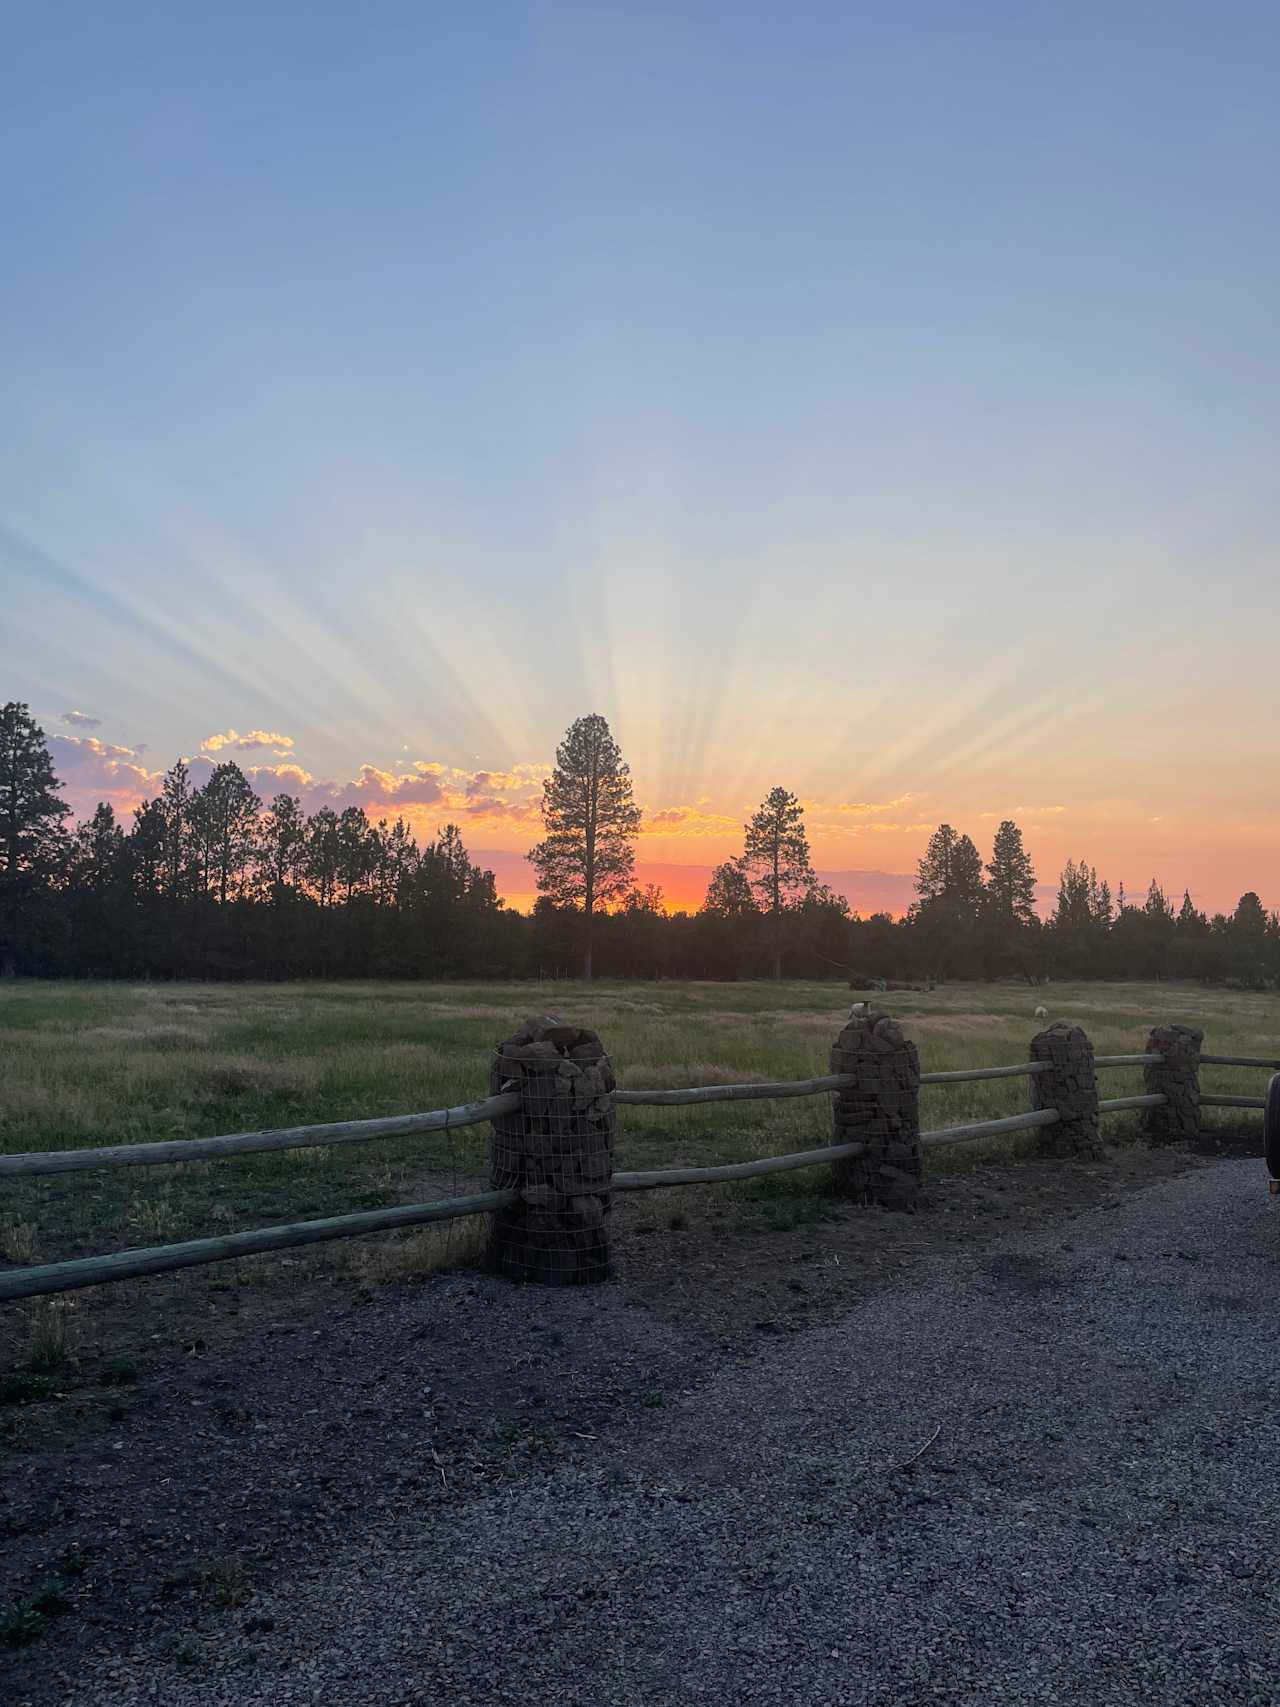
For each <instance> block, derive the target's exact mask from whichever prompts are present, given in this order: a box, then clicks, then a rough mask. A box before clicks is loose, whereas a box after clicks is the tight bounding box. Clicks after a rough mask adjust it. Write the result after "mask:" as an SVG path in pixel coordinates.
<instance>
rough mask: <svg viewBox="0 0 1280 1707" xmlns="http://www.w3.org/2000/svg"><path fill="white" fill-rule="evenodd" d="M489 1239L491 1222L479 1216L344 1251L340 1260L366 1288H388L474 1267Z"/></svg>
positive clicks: (417, 1229) (381, 1239) (428, 1227)
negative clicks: (405, 1281)
mask: <svg viewBox="0 0 1280 1707" xmlns="http://www.w3.org/2000/svg"><path fill="white" fill-rule="evenodd" d="M487 1237H488V1226H487V1223H486V1222H485V1221H484V1220H483V1219H482V1218H481V1217H478V1216H476V1217H471V1218H469V1219H468V1220H466V1221H446V1222H443V1223H442V1224H440V1225H438V1226H426V1227H416V1228H414V1230H413V1231H412V1232H410V1233H407V1234H405V1235H404V1236H403V1237H400V1238H379V1239H377V1240H376V1241H374V1242H372V1243H370V1244H367V1245H360V1246H355V1247H352V1248H350V1249H348V1250H346V1251H343V1252H341V1253H340V1254H339V1255H338V1256H337V1258H336V1260H337V1262H338V1264H339V1266H340V1267H341V1268H342V1269H343V1270H344V1272H346V1273H347V1274H349V1275H351V1276H353V1277H354V1278H355V1279H356V1280H357V1281H359V1283H360V1284H361V1285H362V1286H368V1287H374V1286H386V1285H389V1284H392V1283H395V1282H397V1281H403V1280H414V1279H422V1278H423V1277H425V1276H426V1275H429V1274H442V1273H444V1272H446V1271H447V1270H449V1269H455V1268H471V1267H473V1266H474V1265H475V1264H476V1263H477V1262H479V1261H480V1259H481V1257H482V1256H483V1254H484V1248H485V1243H486V1240H487Z"/></svg>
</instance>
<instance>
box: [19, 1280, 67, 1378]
mask: <svg viewBox="0 0 1280 1707" xmlns="http://www.w3.org/2000/svg"><path fill="white" fill-rule="evenodd" d="M74 1309H75V1301H74V1299H71V1298H64V1297H61V1296H59V1295H57V1294H55V1295H54V1296H53V1297H52V1298H40V1299H38V1300H37V1301H36V1303H35V1304H34V1305H33V1306H32V1308H31V1309H30V1310H29V1311H28V1313H27V1357H26V1364H27V1368H28V1369H58V1368H60V1367H61V1366H62V1365H63V1364H64V1363H65V1362H66V1361H67V1359H68V1357H70V1355H71V1351H72V1348H73V1346H74V1344H75V1320H74V1317H73V1316H72V1311H73V1310H74Z"/></svg>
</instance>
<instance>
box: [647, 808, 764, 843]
mask: <svg viewBox="0 0 1280 1707" xmlns="http://www.w3.org/2000/svg"><path fill="white" fill-rule="evenodd" d="M645 832H647V833H649V834H652V835H659V836H723V835H740V834H741V833H742V820H741V819H740V818H731V817H728V816H727V815H726V814H725V813H723V812H704V811H703V810H702V807H701V805H697V806H665V807H663V809H662V811H661V812H650V813H649V814H648V815H647V816H646V818H645V820H644V824H643V826H642V833H645Z"/></svg>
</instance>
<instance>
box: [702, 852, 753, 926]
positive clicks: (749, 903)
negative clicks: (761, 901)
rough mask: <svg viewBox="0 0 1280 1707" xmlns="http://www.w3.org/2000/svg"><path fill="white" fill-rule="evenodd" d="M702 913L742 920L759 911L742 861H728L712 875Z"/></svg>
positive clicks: (719, 866)
mask: <svg viewBox="0 0 1280 1707" xmlns="http://www.w3.org/2000/svg"><path fill="white" fill-rule="evenodd" d="M702 911H703V912H704V913H710V914H713V915H715V916H716V917H717V918H722V919H740V918H744V917H746V915H747V914H749V913H754V912H757V911H758V908H757V907H756V898H755V895H754V893H753V892H752V888H751V879H750V878H749V877H748V876H747V873H746V870H745V868H744V866H743V863H742V861H741V860H740V859H727V860H725V861H724V863H723V864H722V865H718V866H717V867H716V868H715V870H714V871H713V872H712V873H711V881H710V882H709V883H708V884H707V893H706V897H705V899H704V900H703V903H702Z"/></svg>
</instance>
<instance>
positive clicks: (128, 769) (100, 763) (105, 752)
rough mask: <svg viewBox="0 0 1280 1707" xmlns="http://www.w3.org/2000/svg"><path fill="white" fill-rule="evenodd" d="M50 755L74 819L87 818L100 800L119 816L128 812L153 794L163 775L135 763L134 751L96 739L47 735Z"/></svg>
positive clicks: (85, 736) (94, 737) (61, 789)
mask: <svg viewBox="0 0 1280 1707" xmlns="http://www.w3.org/2000/svg"><path fill="white" fill-rule="evenodd" d="M49 753H50V757H51V758H52V759H53V768H54V770H55V771H56V772H57V775H58V781H59V785H60V792H61V793H62V794H63V795H64V796H65V798H66V800H67V803H68V804H69V805H70V807H71V810H72V811H73V812H74V813H75V815H76V817H77V818H87V817H88V816H89V815H90V814H91V813H92V811H93V809H94V807H95V806H96V805H97V804H98V802H99V801H100V800H107V801H110V803H111V805H112V806H114V807H115V809H116V811H117V812H118V813H125V812H130V811H132V810H133V808H134V807H135V806H140V805H141V804H142V802H143V801H144V800H146V799H148V798H149V796H151V795H152V794H154V793H155V791H156V786H157V784H158V783H159V782H160V779H161V775H162V773H161V772H160V771H149V770H148V769H147V768H146V766H145V765H142V764H139V763H138V757H139V755H138V752H137V750H136V748H133V747H115V746H112V745H111V744H110V743H109V742H106V741H99V740H98V738H97V737H96V736H95V735H83V736H82V735H50V737H49Z"/></svg>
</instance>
